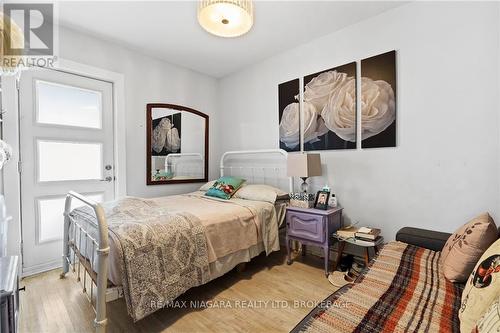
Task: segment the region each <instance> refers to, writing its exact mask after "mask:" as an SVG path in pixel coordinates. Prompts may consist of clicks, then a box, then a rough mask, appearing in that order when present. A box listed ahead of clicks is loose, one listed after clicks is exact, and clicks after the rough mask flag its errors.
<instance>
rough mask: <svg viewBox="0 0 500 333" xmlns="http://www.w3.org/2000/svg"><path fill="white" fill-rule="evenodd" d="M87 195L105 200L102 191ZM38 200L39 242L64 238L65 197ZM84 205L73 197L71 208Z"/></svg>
mask: <svg viewBox="0 0 500 333" xmlns="http://www.w3.org/2000/svg"><path fill="white" fill-rule="evenodd" d="M85 196H86V197H87V198H89V199H92V200H94V201H97V202H102V201H103V200H104V196H103V194H102V193H99V194H87V195H85ZM37 201H38V212H37V214H38V215H37V222H38V224H37V226H38V243H42V242H47V241H52V240H59V239H62V238H63V237H62V236H63V225H64V216H63V213H64V201H65V197H58V198H46V199H38V200H37ZM83 205H84V204H83V203H82V202H81V201H80V200H76V199H73V200H72V201H71V209H75V208H78V207H81V206H83Z"/></svg>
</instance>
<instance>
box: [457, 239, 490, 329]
mask: <svg viewBox="0 0 500 333" xmlns="http://www.w3.org/2000/svg"><path fill="white" fill-rule="evenodd" d="M498 295H500V239H499V240H497V241H496V242H495V243H493V245H491V246H490V247H489V248H488V249H487V250H486V252H484V254H483V255H482V256H481V258H480V259H479V261H478V262H477V265H476V267H475V268H474V270H473V271H472V273H471V274H470V276H469V280H467V284H466V285H465V288H464V291H463V292H462V305H461V306H460V311H459V313H458V317H459V318H460V332H470V331H471V330H472V329H473V328H474V327H475V326H476V323H477V321H478V319H479V318H481V316H482V315H483V314H484V313H485V311H486V309H487V308H488V307H489V305H490V304H491V303H492V302H493V300H495V298H498Z"/></svg>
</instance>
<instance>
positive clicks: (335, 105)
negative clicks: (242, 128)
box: [278, 51, 396, 151]
mask: <svg viewBox="0 0 500 333" xmlns="http://www.w3.org/2000/svg"><path fill="white" fill-rule="evenodd" d="M395 60H396V51H391V52H387V53H384V54H381V55H378V56H375V57H371V58H367V59H364V60H362V61H361V84H360V91H359V92H358V91H357V82H356V63H355V62H352V63H349V64H346V65H342V66H338V67H335V68H331V69H328V70H325V71H322V72H319V73H315V74H311V75H308V76H305V77H304V100H303V103H302V110H301V106H300V103H299V100H298V96H299V93H298V90H299V80H298V79H296V80H292V81H289V82H285V83H282V84H280V85H279V86H278V92H279V93H278V96H279V110H280V111H279V135H280V148H282V149H285V150H287V151H298V150H300V137H301V135H300V134H301V130H300V124H301V122H302V126H303V128H302V133H303V140H304V150H306V151H311V150H332V149H356V147H357V142H356V138H357V131H356V130H357V119H356V117H357V112H356V109H357V107H356V100H357V94H358V93H359V94H360V96H359V97H360V98H359V99H360V101H361V105H360V108H361V129H360V131H361V140H362V147H363V148H375V147H395V146H396V61H395ZM301 119H302V121H301Z"/></svg>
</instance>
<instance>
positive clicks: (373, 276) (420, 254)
mask: <svg viewBox="0 0 500 333" xmlns="http://www.w3.org/2000/svg"><path fill="white" fill-rule="evenodd" d="M440 256H441V252H435V251H431V250H427V249H424V248H420V247H416V246H412V245H408V244H405V243H401V242H391V243H389V244H387V245H386V246H384V248H383V249H382V251H381V252H380V254H379V255H378V257H377V259H376V260H375V261H374V262H373V263H372V265H371V267H370V268H369V270H368V272H367V273H366V274H365V275H364V276H363V277H362V278H361V279H360V283H357V284H355V285H353V286H349V287H344V288H343V289H341V290H339V291H338V292H336V293H334V294H332V295H331V296H330V297H329V298H327V299H326V300H325V302H323V303H322V307H318V308H316V309H314V310H313V311H312V312H311V313H310V314H309V315H308V317H306V318H305V319H304V320H303V321H302V322H301V323H299V325H297V327H296V328H295V329H294V331H295V332H459V331H460V329H459V327H460V325H459V320H458V309H459V307H460V296H461V292H462V286H460V285H455V284H453V283H451V282H449V281H447V280H446V279H445V278H444V276H443V274H442V271H441V268H440V263H439V258H440Z"/></svg>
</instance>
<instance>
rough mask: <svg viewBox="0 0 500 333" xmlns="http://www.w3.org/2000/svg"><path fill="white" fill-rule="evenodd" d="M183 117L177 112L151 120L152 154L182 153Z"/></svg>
mask: <svg viewBox="0 0 500 333" xmlns="http://www.w3.org/2000/svg"><path fill="white" fill-rule="evenodd" d="M181 119H182V116H181V113H180V112H177V113H173V114H169V115H164V116H163V115H162V116H161V117H159V118H156V119H153V120H152V121H151V131H152V135H151V156H167V155H168V154H170V153H176V154H180V153H181Z"/></svg>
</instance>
